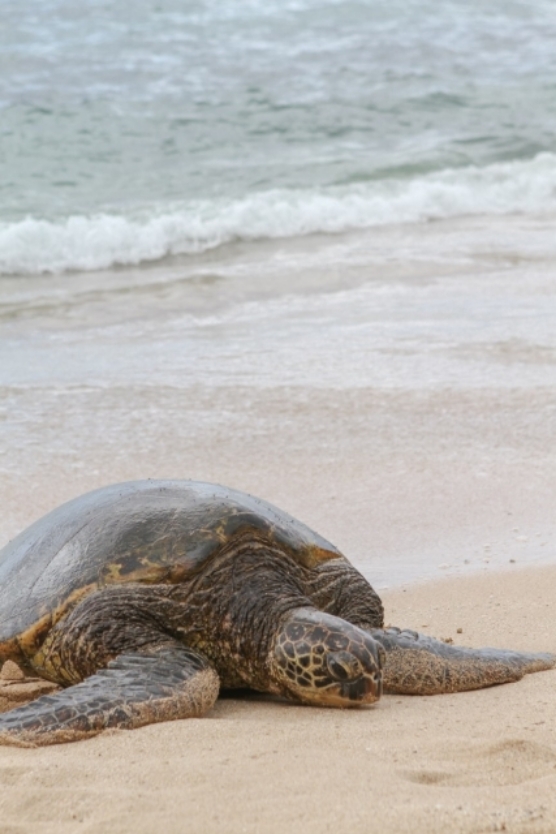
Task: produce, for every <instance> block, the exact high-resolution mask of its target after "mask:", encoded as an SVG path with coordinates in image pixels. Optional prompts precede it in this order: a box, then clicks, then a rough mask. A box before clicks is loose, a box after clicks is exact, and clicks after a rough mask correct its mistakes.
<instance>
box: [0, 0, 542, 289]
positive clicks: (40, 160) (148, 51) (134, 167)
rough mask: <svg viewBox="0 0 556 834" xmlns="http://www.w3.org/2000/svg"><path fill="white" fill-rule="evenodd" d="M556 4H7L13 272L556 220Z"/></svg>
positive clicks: (8, 241) (230, 0) (5, 185)
mask: <svg viewBox="0 0 556 834" xmlns="http://www.w3.org/2000/svg"><path fill="white" fill-rule="evenodd" d="M555 42H556V10H555V8H554V4H553V3H552V2H551V0H536V2H535V3H534V4H531V3H526V2H515V1H514V2H507V0H504V2H502V0H492V1H491V2H489V3H484V2H480V1H479V0H472V1H471V2H462V0H446V2H443V3H437V2H430V0H421V1H420V2H414V0H393V2H381V0H359V2H353V1H352V2H336V0H319V2H316V0H295V1H294V2H284V0H265V2H262V0H260V1H259V0H251V2H246V0H220V2H215V0H204V2H203V0H201V1H200V2H181V0H134V3H133V4H132V5H131V6H130V4H129V3H124V2H123V0H111V2H108V1H107V0H84V2H83V3H79V4H75V3H69V2H67V1H66V0H26V2H25V3H23V4H21V3H18V2H15V0H5V2H3V4H2V23H1V24H0V271H2V272H3V273H8V274H9V273H40V272H41V271H60V270H66V269H77V270H87V269H94V268H101V267H108V266H110V265H113V264H133V263H141V262H145V261H153V260H154V261H156V260H159V259H162V258H164V257H166V256H167V255H169V254H172V253H186V254H187V253H191V252H198V251H203V250H204V249H206V248H210V247H214V246H217V245H218V244H221V243H224V242H226V241H230V240H237V239H239V240H253V239H265V238H274V237H282V236H298V235H304V234H307V233H310V232H325V233H326V232H339V231H344V230H349V229H352V228H364V227H372V226H374V225H377V224H384V223H396V222H407V221H409V222H420V221H422V220H423V219H428V218H442V217H454V216H458V215H464V214H473V213H487V214H489V213H504V212H515V211H525V212H539V211H540V212H543V211H552V210H554V209H555V208H556V50H555V49H554V43H555Z"/></svg>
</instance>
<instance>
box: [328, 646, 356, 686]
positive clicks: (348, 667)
mask: <svg viewBox="0 0 556 834" xmlns="http://www.w3.org/2000/svg"><path fill="white" fill-rule="evenodd" d="M326 665H327V667H328V671H329V672H330V674H331V675H332V676H333V677H335V678H336V679H337V680H339V681H347V680H350V679H352V678H356V677H358V676H359V675H360V674H361V665H360V663H359V661H358V660H357V658H356V657H354V655H352V654H350V653H349V652H331V653H329V654H328V655H327V656H326Z"/></svg>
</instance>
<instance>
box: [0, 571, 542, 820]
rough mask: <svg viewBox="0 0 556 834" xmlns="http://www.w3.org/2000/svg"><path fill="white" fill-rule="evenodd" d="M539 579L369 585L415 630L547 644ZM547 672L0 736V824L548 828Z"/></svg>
mask: <svg viewBox="0 0 556 834" xmlns="http://www.w3.org/2000/svg"><path fill="white" fill-rule="evenodd" d="M555 584H556V567H541V568H534V569H529V570H515V571H511V572H507V573H500V574H493V575H490V576H487V577H465V578H459V579H451V580H443V581H441V582H437V583H428V584H425V585H422V586H416V587H413V588H411V589H407V590H405V591H404V590H397V591H393V592H389V593H387V594H386V595H385V599H386V604H387V610H388V615H389V620H391V621H392V622H400V623H402V622H403V623H404V624H405V625H409V626H413V627H415V628H419V629H420V630H422V631H425V632H427V633H436V634H438V635H441V636H443V637H453V638H454V639H457V640H458V641H459V642H465V643H467V644H469V645H480V644H485V643H489V644H492V645H497V646H511V647H515V648H531V647H533V648H536V649H550V648H552V649H553V648H554V645H555V636H556V613H555V611H554V605H553V603H552V597H553V591H552V589H553V588H554V587H555ZM458 629H461V630H462V633H461V634H459V633H458ZM555 685H556V672H553V671H551V672H544V673H540V674H537V675H530V676H528V677H527V678H525V679H524V680H522V681H520V682H518V683H515V684H509V685H506V686H502V687H495V688H492V689H487V690H482V691H477V692H470V693H463V694H457V695H444V696H437V697H428V698H427V697H413V698H411V697H406V698H402V697H399V696H390V697H384V699H383V700H382V702H381V703H380V704H379V705H377V706H374V707H371V708H367V709H360V710H353V711H337V710H331V709H316V708H310V707H297V706H292V705H289V704H284V703H280V702H273V701H267V700H264V699H257V698H255V697H254V698H250V699H242V700H239V699H221V700H220V701H219V702H218V703H217V706H216V708H215V709H214V710H213V711H212V713H211V714H210V715H209V716H208V717H206V718H204V719H193V720H189V721H180V722H173V723H168V724H163V725H158V726H150V727H146V728H144V729H141V730H136V731H133V732H125V731H117V732H110V733H105V734H104V735H103V736H101V737H97V738H95V739H92V740H90V741H86V742H80V743H76V744H72V745H61V746H58V747H52V748H46V749H45V748H43V749H37V750H20V749H13V748H0V783H1V785H2V791H1V794H0V810H1V822H0V831H1V832H2V834H15V832H27V831H29V832H31V831H32V832H35V833H36V834H43V832H44V834H51V832H52V834H54V832H56V833H57V832H73V831H82V832H107V831H110V832H114V833H115V832H153V831H165V832H180V834H181V832H183V831H190V832H196V833H197V832H199V834H200V832H221V831H225V832H234V833H235V832H238V834H239V832H253V833H255V832H257V834H258V832H269V834H270V832H276V833H278V832H280V833H282V832H322V831H334V832H338V831H340V832H344V831H350V832H361V834H368V832H369V831H371V830H375V829H377V830H379V831H382V832H406V831H407V832H436V831H438V832H447V831H450V832H456V831H457V832H483V831H484V832H486V831H510V832H553V831H555V830H556V698H555V697H554V689H555Z"/></svg>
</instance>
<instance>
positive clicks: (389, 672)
mask: <svg viewBox="0 0 556 834" xmlns="http://www.w3.org/2000/svg"><path fill="white" fill-rule="evenodd" d="M370 633H371V634H372V636H373V637H374V638H375V640H377V641H378V642H379V643H380V644H381V645H382V646H383V648H384V649H385V660H384V666H383V669H382V675H383V685H384V691H385V692H386V693H396V694H400V695H436V694H440V693H443V692H464V691H466V690H470V689H483V688H484V687H487V686H495V685H497V684H500V683H510V682H511V681H517V680H520V678H522V677H523V676H524V675H526V674H528V673H529V672H542V671H544V670H547V669H553V668H554V667H555V666H556V655H554V654H548V653H545V654H541V653H539V654H535V653H527V652H514V651H507V650H504V649H490V648H485V649H468V648H463V647H460V646H453V645H450V644H447V643H444V642H443V641H442V640H435V639H434V638H433V637H428V636H426V635H424V634H418V633H417V632H416V631H402V630H400V629H397V628H387V629H371V630H370Z"/></svg>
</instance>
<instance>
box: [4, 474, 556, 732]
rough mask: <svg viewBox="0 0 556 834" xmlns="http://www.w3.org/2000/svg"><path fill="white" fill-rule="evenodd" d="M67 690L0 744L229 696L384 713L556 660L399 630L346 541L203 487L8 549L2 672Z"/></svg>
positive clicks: (167, 490) (128, 490) (151, 485)
mask: <svg viewBox="0 0 556 834" xmlns="http://www.w3.org/2000/svg"><path fill="white" fill-rule="evenodd" d="M6 660H12V661H15V662H16V663H17V664H18V665H19V666H20V667H21V668H22V669H23V670H24V671H25V672H27V673H29V674H33V675H39V676H40V677H41V678H45V679H47V680H49V681H53V682H55V683H58V684H60V685H61V686H63V687H64V689H62V690H60V691H58V692H56V693H55V694H49V695H43V696H41V697H39V698H37V699H36V700H34V701H32V702H30V703H27V704H25V705H24V706H19V707H16V708H15V709H12V710H10V711H9V712H5V713H3V714H2V715H0V742H2V743H7V744H20V745H24V746H25V745H27V746H33V745H40V744H54V743H57V742H64V741H72V740H74V739H78V738H83V737H86V736H90V735H94V734H96V733H98V732H100V731H101V730H103V729H104V728H106V727H122V728H132V727H139V726H142V725H144V724H149V723H152V722H155V721H166V720H169V719H176V718H186V717H188V716H199V715H202V714H203V713H205V712H206V711H207V710H208V709H210V707H211V706H212V705H213V704H214V702H215V700H216V698H217V696H218V692H219V689H220V688H223V689H234V688H250V689H254V690H258V691H260V692H268V693H274V694H276V695H280V696H283V697H286V698H289V699H293V700H295V701H297V702H301V703H304V704H316V705H324V706H338V707H349V706H358V705H363V704H371V703H373V702H374V701H376V700H378V698H379V697H380V695H381V693H382V689H383V688H384V690H385V691H386V692H395V693H406V694H434V693H439V692H455V691H458V690H465V689H474V688H479V687H483V686H491V685H493V684H497V683H505V682H507V681H513V680H517V679H518V678H520V677H522V676H523V675H524V674H525V673H526V672H534V671H540V670H542V669H549V668H552V667H553V666H554V665H555V663H556V656H554V655H549V654H524V653H518V652H510V651H501V650H498V649H481V650H474V649H464V648H456V647H454V646H450V645H447V644H446V643H444V642H441V641H437V640H434V639H432V638H429V637H425V636H422V635H419V634H417V633H415V632H413V631H402V630H400V629H394V628H384V623H383V608H382V604H381V601H380V599H379V597H378V595H377V594H376V593H375V591H374V590H373V589H372V588H371V586H370V585H369V584H368V582H367V581H366V580H365V579H364V578H363V576H362V575H361V574H360V573H359V572H358V571H357V570H356V569H355V568H354V567H353V566H352V565H351V564H350V563H349V562H348V561H347V559H346V558H345V557H344V556H343V555H342V554H341V553H340V551H339V550H337V549H336V547H334V545H332V544H330V543H329V542H327V541H326V540H325V539H323V538H321V537H320V536H319V535H318V534H317V533H314V532H313V531H312V530H310V529H309V528H308V527H306V526H305V525H304V524H302V523H300V522H299V521H296V520H295V519H293V518H291V517H290V516H289V515H287V514H286V513H284V512H282V511H280V510H278V509H276V508H275V507H273V506H271V505H270V504H267V503H266V502H264V501H262V500H260V499H258V498H253V497H252V496H250V495H246V494H244V493H241V492H237V491H235V490H232V489H227V488H224V487H221V486H217V485H214V484H207V483H198V482H195V481H178V480H176V481H135V482H130V483H125V484H118V485H115V486H109V487H105V488H103V489H99V490H96V491H95V492H91V493H89V494H87V495H83V496H81V497H80V498H76V499H74V500H73V501H69V502H68V503H67V504H64V505H63V506H61V507H59V508H58V509H56V510H54V511H53V512H51V513H49V514H48V515H46V516H45V517H44V518H42V519H40V520H39V521H37V522H36V523H35V524H33V525H32V526H31V527H29V528H28V529H27V530H25V531H24V532H23V533H21V534H20V535H19V536H18V537H17V538H16V539H14V540H13V541H12V542H11V543H10V544H8V546H7V547H6V548H4V550H3V551H2V552H1V553H0V662H2V661H6Z"/></svg>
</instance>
